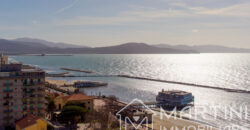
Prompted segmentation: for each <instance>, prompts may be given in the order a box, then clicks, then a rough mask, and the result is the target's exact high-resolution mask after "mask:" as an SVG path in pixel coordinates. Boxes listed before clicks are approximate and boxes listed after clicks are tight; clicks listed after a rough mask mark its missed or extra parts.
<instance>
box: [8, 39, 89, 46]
mask: <svg viewBox="0 0 250 130" xmlns="http://www.w3.org/2000/svg"><path fill="white" fill-rule="evenodd" d="M13 41H21V42H33V43H41V44H44V45H46V46H48V47H56V48H87V46H80V45H74V44H68V43H60V42H49V41H46V40H41V39H36V38H26V37H25V38H17V39H14V40H13Z"/></svg>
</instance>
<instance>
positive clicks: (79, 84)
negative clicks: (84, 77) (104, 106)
mask: <svg viewBox="0 0 250 130" xmlns="http://www.w3.org/2000/svg"><path fill="white" fill-rule="evenodd" d="M107 85H108V83H104V82H97V81H77V82H75V83H74V87H75V88H88V87H100V86H107Z"/></svg>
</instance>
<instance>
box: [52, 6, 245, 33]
mask: <svg viewBox="0 0 250 130" xmlns="http://www.w3.org/2000/svg"><path fill="white" fill-rule="evenodd" d="M169 5H170V7H169V8H168V9H155V8H146V7H140V8H139V9H138V8H137V9H134V10H131V11H124V12H120V13H119V14H117V15H114V16H108V17H105V16H78V17H75V18H72V19H66V20H58V21H57V22H56V25H58V26H74V25H76V26H80V25H120V24H128V23H142V22H152V21H164V20H168V19H174V18H199V17H200V16H201V15H202V16H226V17H227V16H230V17H232V18H234V17H248V16H249V17H250V13H249V12H250V3H243V4H238V5H231V6H227V7H221V8H207V7H197V6H190V5H187V4H185V3H180V2H175V3H170V4H169ZM175 7H182V8H181V9H180V8H177V9H176V8H175ZM133 8H134V7H133ZM192 32H193V31H192ZM194 32H197V31H194Z"/></svg>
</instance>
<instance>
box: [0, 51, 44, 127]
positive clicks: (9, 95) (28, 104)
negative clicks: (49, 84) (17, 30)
mask: <svg viewBox="0 0 250 130" xmlns="http://www.w3.org/2000/svg"><path fill="white" fill-rule="evenodd" d="M4 57H5V58H3V55H0V59H1V66H0V115H1V116H0V129H1V127H2V128H3V127H5V126H13V127H14V126H15V122H16V121H17V120H20V119H21V118H23V117H25V116H27V115H34V116H39V117H44V113H45V97H44V95H45V91H44V85H45V72H44V71H42V70H40V69H36V68H35V69H34V68H32V69H27V68H26V69H23V68H22V64H8V58H6V56H4Z"/></svg>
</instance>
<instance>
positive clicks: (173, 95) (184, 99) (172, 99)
mask: <svg viewBox="0 0 250 130" xmlns="http://www.w3.org/2000/svg"><path fill="white" fill-rule="evenodd" d="M156 101H157V106H161V107H178V108H181V107H185V106H188V105H190V104H191V103H193V102H194V96H193V95H192V93H190V92H185V91H180V90H171V91H164V89H162V91H161V92H159V93H158V95H157V96H156Z"/></svg>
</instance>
